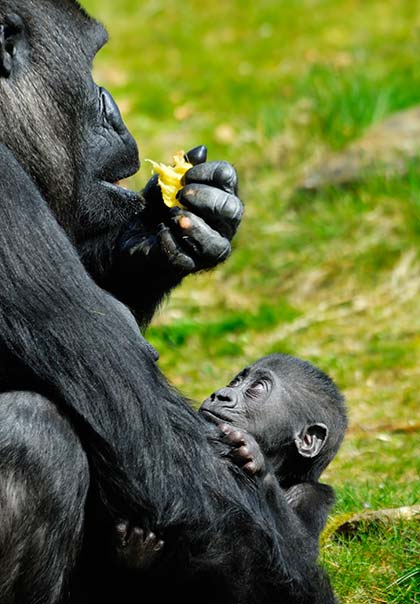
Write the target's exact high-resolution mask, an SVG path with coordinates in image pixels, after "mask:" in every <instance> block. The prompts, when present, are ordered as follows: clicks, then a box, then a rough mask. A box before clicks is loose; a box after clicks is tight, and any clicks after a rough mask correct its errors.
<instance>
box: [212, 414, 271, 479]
mask: <svg viewBox="0 0 420 604" xmlns="http://www.w3.org/2000/svg"><path fill="white" fill-rule="evenodd" d="M219 428H220V430H221V431H222V432H223V434H224V435H225V436H224V438H223V440H224V442H226V443H227V444H229V445H231V447H232V450H231V452H230V455H229V457H230V458H231V459H232V461H233V462H234V463H235V464H236V465H237V466H239V467H240V468H242V469H243V470H244V472H246V473H247V474H249V476H255V475H256V474H260V473H262V472H263V471H264V469H265V460H264V455H263V454H262V451H261V449H260V446H259V444H258V443H257V441H256V440H255V438H254V437H253V436H252V435H251V434H249V433H248V432H245V431H244V430H238V429H236V428H235V427H234V426H231V425H230V424H220V426H219Z"/></svg>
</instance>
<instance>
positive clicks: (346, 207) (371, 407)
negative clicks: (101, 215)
mask: <svg viewBox="0 0 420 604" xmlns="http://www.w3.org/2000/svg"><path fill="white" fill-rule="evenodd" d="M84 5H85V6H86V8H87V9H88V10H89V11H90V12H92V13H93V14H94V15H95V16H96V17H97V18H99V19H100V20H101V21H103V22H104V23H105V25H106V26H107V28H108V30H109V32H110V35H111V40H110V43H109V45H108V46H107V47H106V48H105V49H103V51H102V52H101V53H100V55H99V56H98V59H97V60H96V63H95V76H96V79H97V81H98V82H100V83H101V84H104V85H106V86H107V87H108V88H109V89H111V91H112V92H113V94H114V95H115V97H116V99H117V101H118V102H119V104H120V106H121V108H122V110H123V113H124V115H125V118H126V122H127V124H128V125H129V127H130V129H131V130H132V131H133V133H134V135H135V136H136V138H137V140H138V141H139V145H140V151H141V156H142V157H143V158H144V157H152V158H153V159H156V160H162V161H168V160H169V159H170V158H171V155H172V153H173V152H174V151H175V150H177V149H179V148H184V149H187V148H190V147H193V146H195V145H197V144H201V143H205V144H207V145H208V148H209V156H210V158H211V159H219V158H220V159H221V158H223V159H227V160H229V161H231V162H232V163H233V164H234V165H235V166H236V168H237V170H238V172H239V174H240V182H241V196H242V198H243V199H244V201H245V203H246V215H245V218H244V222H243V226H242V228H241V230H240V233H239V235H238V237H237V239H236V240H235V253H234V254H233V256H232V258H231V259H230V260H229V262H228V263H226V264H225V265H224V266H223V267H221V268H219V269H218V270H217V271H214V272H213V273H210V274H204V275H199V276H195V277H194V278H191V279H188V280H187V281H186V282H185V283H184V285H183V286H182V287H181V288H179V289H178V290H177V291H176V293H175V294H174V295H173V296H172V298H171V300H170V302H169V304H168V305H167V306H166V307H165V309H164V311H163V312H162V313H161V315H160V316H159V317H158V318H157V320H156V321H155V323H154V326H153V328H152V329H151V330H150V332H149V337H150V339H151V340H152V341H153V343H154V344H155V345H156V346H157V348H158V349H159V350H160V351H161V366H162V368H163V370H164V371H165V372H166V373H167V374H168V376H169V377H170V379H171V380H172V381H173V382H174V383H175V384H176V385H177V386H179V387H180V388H182V390H183V391H184V392H185V393H186V394H187V395H188V396H190V397H191V398H192V399H194V400H196V401H200V400H202V399H203V398H205V397H206V396H207V395H208V393H209V392H211V391H212V390H214V389H215V388H217V387H218V386H220V385H221V384H223V383H224V382H225V381H226V380H228V379H230V378H231V377H232V375H233V374H234V373H235V372H236V370H237V369H239V368H241V367H242V366H243V365H245V364H247V363H248V362H250V361H253V360H255V359H256V358H258V357H259V356H261V355H264V354H267V353H270V352H272V351H283V352H290V353H293V354H295V355H297V356H300V357H303V358H306V359H308V360H310V361H312V362H314V363H315V364H317V365H319V366H320V367H321V368H323V369H324V370H326V371H327V372H329V373H330V374H331V376H332V377H333V378H334V379H335V381H336V382H337V383H338V384H339V385H340V387H341V388H342V389H343V391H344V392H345V394H346V397H347V401H348V407H349V414H350V420H351V425H350V430H349V433H348V436H347V439H346V442H345V444H344V446H343V448H342V450H341V452H340V454H339V456H338V458H337V459H336V461H335V462H334V463H333V465H332V466H331V468H330V469H329V470H328V472H327V475H326V477H325V479H326V481H329V482H330V483H331V484H333V485H334V486H335V487H336V489H337V495H338V500H337V506H336V509H335V512H334V513H335V514H339V513H343V512H353V511H354V512H357V511H360V510H363V509H378V508H381V507H396V506H401V505H411V504H414V503H416V502H417V503H418V502H419V499H420V497H419V495H420V486H419V469H420V462H419V455H418V449H419V444H420V419H419V399H420V395H419V391H420V312H419V296H420V172H419V171H418V166H417V165H415V166H413V168H412V169H411V171H410V174H409V176H408V177H406V178H394V179H388V180H387V179H385V178H378V177H375V178H374V179H371V180H369V181H366V182H365V183H364V184H362V185H358V186H355V187H352V188H351V189H347V190H334V189H330V190H327V191H325V192H323V193H320V194H317V195H313V196H307V195H306V196H303V195H299V194H296V192H295V187H296V183H297V182H299V180H300V178H301V176H302V174H303V173H304V171H305V169H306V168H307V167H308V166H310V165H311V164H312V163H313V162H314V161H316V160H318V159H319V158H320V157H322V156H323V154H324V153H326V152H327V151H329V150H338V149H340V148H342V147H343V146H344V145H345V144H346V143H347V142H348V141H351V140H353V139H355V138H357V137H358V136H359V135H360V134H361V132H362V131H363V129H364V128H365V127H366V126H368V125H369V124H371V123H373V122H376V121H378V120H380V119H381V118H383V117H385V116H386V115H388V114H390V113H392V112H393V111H395V110H398V109H402V108H405V107H409V106H411V105H413V104H416V103H420V67H419V58H420V2H417V1H416V0H387V1H386V2H384V1H383V0H369V1H366V0H341V1H339V2H338V1H337V0H261V1H260V2H257V3H256V2H251V1H250V0H230V1H229V2H225V1H222V0H215V2H212V3H202V2H199V1H198V0H184V1H183V2H180V1H175V0H144V1H142V2H139V1H138V0H119V2H118V10H116V5H115V0H86V1H85V2H84ZM148 177H149V168H148V167H147V165H146V164H145V165H144V167H143V169H142V170H141V172H140V174H139V176H138V177H136V184H137V185H138V186H141V185H143V184H144V182H145V181H146V180H147V179H148ZM418 529H419V527H418V524H416V523H400V524H396V525H393V526H390V527H387V528H380V529H377V530H375V531H374V532H372V531H370V532H369V531H368V532H367V533H364V534H360V535H358V536H357V537H355V538H354V539H353V540H347V541H343V540H342V541H340V542H328V543H327V544H326V545H325V546H324V548H323V559H324V562H325V564H326V566H327V568H328V570H329V572H330V573H331V576H332V579H333V582H334V586H335V589H336V592H337V594H338V595H339V597H340V598H341V600H342V601H343V602H345V603H347V604H350V603H351V604H356V603H357V604H364V603H367V602H385V603H388V604H392V603H397V602H398V603H405V602H407V603H408V602H410V603H419V602H420V595H419V569H420V546H419V543H418V537H417V536H418ZM416 570H417V573H416V572H414V573H411V572H410V571H416Z"/></svg>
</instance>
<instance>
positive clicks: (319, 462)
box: [199, 354, 347, 551]
mask: <svg viewBox="0 0 420 604" xmlns="http://www.w3.org/2000/svg"><path fill="white" fill-rule="evenodd" d="M199 413H200V414H202V415H203V416H204V417H205V418H206V419H207V420H208V421H211V422H213V423H215V424H217V425H218V426H219V428H220V429H221V431H222V432H223V433H224V434H225V441H227V442H228V443H230V444H231V445H232V452H231V455H230V457H231V459H232V460H233V461H234V462H235V463H236V464H237V465H239V466H241V467H242V468H243V469H244V471H245V472H247V473H248V474H249V475H251V476H260V477H261V479H262V483H263V485H264V488H266V489H267V495H268V496H269V497H270V498H271V500H272V505H273V506H274V507H275V498H276V490H277V489H282V490H283V493H284V494H285V495H286V499H287V501H288V502H289V504H290V507H291V509H292V510H293V511H294V512H295V514H296V515H297V516H298V518H299V519H300V520H301V522H302V523H303V525H304V526H305V527H306V529H307V531H308V533H309V536H310V537H311V538H312V540H313V543H314V547H315V550H316V551H317V549H318V539H319V535H320V533H321V531H322V529H323V528H324V525H325V522H326V519H327V515H328V512H329V510H330V508H331V506H332V504H333V502H334V491H333V489H332V488H331V487H329V486H327V485H325V484H321V483H319V482H318V480H319V477H320V476H321V473H322V472H323V470H324V469H325V468H326V467H327V465H328V464H329V463H330V462H331V460H332V459H333V458H334V457H335V455H336V453H337V451H338V449H339V446H340V444H341V442H342V440H343V437H344V433H345V430H346V427H347V417H346V410H345V405H344V398H343V396H342V394H341V393H340V391H339V390H338V388H337V386H336V385H335V384H334V382H333V381H332V380H331V378H330V377H329V376H327V375H326V374H325V373H323V372H322V371H320V370H319V369H318V368H316V367H314V366H313V365H311V364H310V363H308V362H306V361H302V360H300V359H297V358H295V357H292V356H289V355H284V354H272V355H269V356H267V357H263V358H262V359H259V360H258V361H256V362H255V363H254V364H253V365H250V366H248V367H246V368H245V369H243V370H242V371H241V372H240V373H239V374H238V375H237V376H236V377H235V378H234V379H233V380H232V381H231V382H230V383H229V384H228V385H227V386H226V387H224V388H221V389H220V390H217V391H216V392H214V393H213V394H212V395H211V396H210V397H209V398H208V399H207V400H205V401H204V403H203V405H202V406H201V408H200V409H199ZM274 511H275V510H274Z"/></svg>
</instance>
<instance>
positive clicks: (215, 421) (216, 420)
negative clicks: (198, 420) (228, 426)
mask: <svg viewBox="0 0 420 604" xmlns="http://www.w3.org/2000/svg"><path fill="white" fill-rule="evenodd" d="M200 413H201V414H202V415H204V417H205V418H206V419H208V420H209V421H210V422H211V423H212V424H221V423H222V422H228V423H230V422H229V420H227V419H224V418H223V417H220V415H216V414H215V413H212V412H211V411H208V410H207V409H200Z"/></svg>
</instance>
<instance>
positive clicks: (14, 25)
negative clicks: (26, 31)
mask: <svg viewBox="0 0 420 604" xmlns="http://www.w3.org/2000/svg"><path fill="white" fill-rule="evenodd" d="M22 33H23V22H22V19H21V18H20V17H18V16H17V15H9V16H6V17H5V18H4V20H3V22H2V23H0V76H1V77H3V78H8V77H9V76H10V74H11V72H12V68H13V62H14V57H15V55H16V52H17V46H18V43H19V40H20V39H21V37H22Z"/></svg>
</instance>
